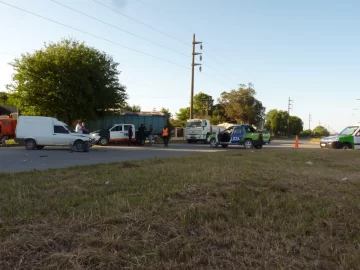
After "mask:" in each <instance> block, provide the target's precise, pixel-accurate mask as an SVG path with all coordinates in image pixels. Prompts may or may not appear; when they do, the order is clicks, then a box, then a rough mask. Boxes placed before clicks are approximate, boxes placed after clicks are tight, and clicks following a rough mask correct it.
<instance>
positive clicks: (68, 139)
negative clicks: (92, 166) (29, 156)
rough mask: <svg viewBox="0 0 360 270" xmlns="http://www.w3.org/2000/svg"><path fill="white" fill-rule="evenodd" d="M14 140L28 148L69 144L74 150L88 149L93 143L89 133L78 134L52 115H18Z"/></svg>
mask: <svg viewBox="0 0 360 270" xmlns="http://www.w3.org/2000/svg"><path fill="white" fill-rule="evenodd" d="M15 141H16V142H17V143H20V144H24V145H25V148H26V149H28V150H34V149H43V148H44V147H45V146H70V147H71V148H74V149H75V150H76V151H83V152H87V151H89V148H90V147H92V145H93V143H92V140H91V138H90V136H89V135H87V134H79V133H76V132H75V131H73V130H72V129H71V128H69V127H68V126H67V125H66V124H65V123H63V122H61V121H59V120H57V119H56V118H52V117H44V116H20V117H19V120H18V123H17V126H16V137H15Z"/></svg>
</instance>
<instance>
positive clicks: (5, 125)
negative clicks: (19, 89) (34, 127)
mask: <svg viewBox="0 0 360 270" xmlns="http://www.w3.org/2000/svg"><path fill="white" fill-rule="evenodd" d="M16 125H17V119H14V118H13V115H10V116H8V115H0V134H1V135H2V137H3V139H4V140H8V139H13V138H15V130H16Z"/></svg>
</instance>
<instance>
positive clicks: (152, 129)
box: [148, 125, 154, 146]
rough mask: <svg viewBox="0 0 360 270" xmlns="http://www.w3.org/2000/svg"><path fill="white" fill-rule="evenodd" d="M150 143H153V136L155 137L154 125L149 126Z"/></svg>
mask: <svg viewBox="0 0 360 270" xmlns="http://www.w3.org/2000/svg"><path fill="white" fill-rule="evenodd" d="M148 138H149V145H150V146H151V145H152V143H153V138H154V128H153V126H152V125H150V126H149V136H148Z"/></svg>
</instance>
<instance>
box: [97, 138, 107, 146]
mask: <svg viewBox="0 0 360 270" xmlns="http://www.w3.org/2000/svg"><path fill="white" fill-rule="evenodd" d="M108 143H109V139H108V138H106V137H101V138H100V140H99V144H100V145H101V146H106V145H108Z"/></svg>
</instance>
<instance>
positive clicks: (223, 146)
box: [221, 144, 229, 148]
mask: <svg viewBox="0 0 360 270" xmlns="http://www.w3.org/2000/svg"><path fill="white" fill-rule="evenodd" d="M228 146H229V145H228V144H222V145H221V147H222V148H227V147H228Z"/></svg>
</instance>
